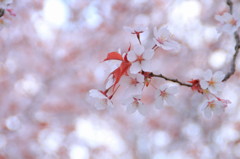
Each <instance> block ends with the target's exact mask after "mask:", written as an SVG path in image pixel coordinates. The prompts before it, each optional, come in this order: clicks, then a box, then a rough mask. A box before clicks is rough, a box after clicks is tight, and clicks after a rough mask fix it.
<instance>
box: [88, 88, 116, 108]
mask: <svg viewBox="0 0 240 159" xmlns="http://www.w3.org/2000/svg"><path fill="white" fill-rule="evenodd" d="M89 96H90V97H92V98H93V102H94V106H95V107H96V109H98V110H102V109H106V108H107V107H113V103H112V101H111V100H110V99H109V97H108V96H107V95H106V94H105V93H104V92H102V91H99V90H96V89H91V90H90V91H89Z"/></svg>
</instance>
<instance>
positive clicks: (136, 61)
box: [127, 45, 154, 74]
mask: <svg viewBox="0 0 240 159" xmlns="http://www.w3.org/2000/svg"><path fill="white" fill-rule="evenodd" d="M153 55H154V51H153V49H148V50H145V49H144V47H143V46H142V45H135V46H134V48H133V50H131V51H130V52H129V53H128V55H127V59H128V60H129V61H130V62H132V65H131V67H130V72H131V73H132V74H137V73H138V72H139V71H141V70H143V71H146V72H150V71H151V62H150V61H149V60H150V59H152V57H153Z"/></svg>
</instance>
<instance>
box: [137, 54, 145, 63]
mask: <svg viewBox="0 0 240 159" xmlns="http://www.w3.org/2000/svg"><path fill="white" fill-rule="evenodd" d="M143 60H144V58H143V55H138V56H137V60H136V61H139V62H140V63H141V62H142V61H143Z"/></svg>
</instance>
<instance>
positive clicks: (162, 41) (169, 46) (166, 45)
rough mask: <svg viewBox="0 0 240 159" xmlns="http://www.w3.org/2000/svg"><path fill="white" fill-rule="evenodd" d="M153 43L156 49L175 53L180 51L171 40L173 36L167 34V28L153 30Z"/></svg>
mask: <svg viewBox="0 0 240 159" xmlns="http://www.w3.org/2000/svg"><path fill="white" fill-rule="evenodd" d="M153 33H154V37H155V38H154V39H153V40H154V41H155V44H156V45H157V46H158V47H161V48H162V49H164V50H169V51H173V52H177V51H179V50H180V48H181V47H180V44H179V43H178V42H177V41H175V40H174V39H173V35H172V34H171V33H170V32H169V30H168V29H167V27H161V28H160V29H158V30H157V28H154V32H153Z"/></svg>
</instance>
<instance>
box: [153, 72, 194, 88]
mask: <svg viewBox="0 0 240 159" xmlns="http://www.w3.org/2000/svg"><path fill="white" fill-rule="evenodd" d="M149 76H150V77H159V78H163V79H165V80H167V81H171V82H175V83H178V84H179V85H181V86H186V87H192V85H191V84H187V83H183V82H180V81H179V80H178V79H172V78H168V77H166V76H164V75H162V74H159V75H155V74H154V73H150V75H149Z"/></svg>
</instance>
